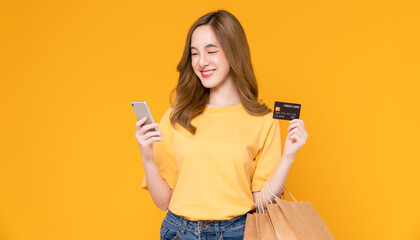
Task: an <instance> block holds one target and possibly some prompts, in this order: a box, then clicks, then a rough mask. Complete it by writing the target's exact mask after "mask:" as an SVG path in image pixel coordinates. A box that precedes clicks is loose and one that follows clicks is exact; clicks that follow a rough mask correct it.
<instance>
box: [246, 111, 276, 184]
mask: <svg viewBox="0 0 420 240" xmlns="http://www.w3.org/2000/svg"><path fill="white" fill-rule="evenodd" d="M262 140H263V144H262V147H261V148H260V149H259V151H258V152H257V155H256V157H255V165H256V166H255V171H254V175H253V176H252V182H251V191H252V192H258V191H260V190H261V189H262V187H263V186H264V184H265V182H266V181H267V180H268V179H269V178H271V177H272V176H273V175H274V172H275V171H276V169H277V167H278V165H279V163H280V160H281V137H280V126H279V121H278V120H277V119H272V118H270V126H269V129H268V131H267V134H264V135H263V136H262Z"/></svg>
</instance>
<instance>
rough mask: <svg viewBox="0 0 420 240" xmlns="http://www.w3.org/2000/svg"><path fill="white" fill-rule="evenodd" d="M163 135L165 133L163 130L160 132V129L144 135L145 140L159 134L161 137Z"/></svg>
mask: <svg viewBox="0 0 420 240" xmlns="http://www.w3.org/2000/svg"><path fill="white" fill-rule="evenodd" d="M162 135H163V132H159V131H148V132H147V133H146V134H144V135H143V136H144V140H147V139H149V138H150V137H153V136H158V137H159V136H162Z"/></svg>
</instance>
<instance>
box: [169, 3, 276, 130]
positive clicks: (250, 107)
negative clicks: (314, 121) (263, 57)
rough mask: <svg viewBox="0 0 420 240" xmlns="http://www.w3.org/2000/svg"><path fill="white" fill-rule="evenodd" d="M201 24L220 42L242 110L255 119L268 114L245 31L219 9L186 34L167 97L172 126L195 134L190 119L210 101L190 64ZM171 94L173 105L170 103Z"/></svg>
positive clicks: (200, 20) (235, 20) (208, 90)
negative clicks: (175, 78)
mask: <svg viewBox="0 0 420 240" xmlns="http://www.w3.org/2000/svg"><path fill="white" fill-rule="evenodd" d="M202 25H210V26H211V28H212V30H213V31H214V33H215V35H216V36H217V38H218V39H219V41H220V44H221V47H222V49H223V51H224V53H225V55H226V58H227V60H228V62H229V64H230V74H232V78H233V81H234V83H235V86H236V88H237V89H238V92H239V97H240V100H241V103H242V106H243V107H244V109H245V110H246V111H247V112H248V113H249V114H251V115H255V116H260V115H265V114H267V113H270V112H271V109H270V108H268V107H267V105H265V104H264V103H262V101H261V102H260V101H259V100H258V85H257V80H256V78H255V74H254V69H253V67H252V63H251V54H250V51H249V46H248V41H247V39H246V36H245V31H244V29H243V28H242V26H241V24H240V23H239V21H238V19H237V18H236V17H235V16H233V15H232V14H231V13H229V12H228V11H225V10H218V11H215V12H210V13H207V14H206V15H204V16H202V17H200V18H199V19H198V20H197V21H195V22H194V23H193V25H192V26H191V28H190V30H189V31H188V34H187V40H186V42H185V48H184V52H183V54H182V58H181V60H180V61H179V63H178V66H177V70H178V72H179V79H178V84H177V86H176V87H175V88H174V89H173V90H172V91H171V93H170V96H169V101H170V103H171V106H172V108H173V111H172V113H171V115H170V119H171V124H172V125H173V126H174V127H175V125H176V123H178V124H180V125H181V126H183V127H184V128H185V129H187V130H188V131H190V132H191V133H192V134H195V131H196V127H194V126H193V125H192V124H191V120H192V119H193V118H194V117H196V116H198V115H200V114H201V113H203V111H204V109H205V108H206V105H207V103H208V101H209V96H210V89H209V88H205V87H204V86H203V85H202V83H201V81H200V79H199V78H198V76H197V75H196V74H195V73H194V70H193V68H192V64H191V50H190V47H191V36H192V34H193V32H194V30H195V29H196V28H197V27H199V26H202ZM174 93H176V98H175V103H173V101H172V99H173V94H174Z"/></svg>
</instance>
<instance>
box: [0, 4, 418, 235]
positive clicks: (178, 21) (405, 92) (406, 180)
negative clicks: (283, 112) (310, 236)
mask: <svg viewBox="0 0 420 240" xmlns="http://www.w3.org/2000/svg"><path fill="white" fill-rule="evenodd" d="M217 9H225V10H228V11H230V12H232V13H233V14H234V15H235V16H236V17H237V18H238V19H239V21H240V22H241V24H242V25H243V27H244V29H245V32H246V34H247V37H248V42H249V45H250V49H251V57H252V62H253V66H254V68H255V74H256V76H257V79H258V82H259V89H260V96H259V98H260V99H263V100H264V102H265V103H266V104H267V105H268V106H269V107H270V108H273V107H274V101H284V102H292V103H300V104H302V111H301V119H303V120H304V122H305V126H306V129H307V132H308V134H309V138H308V141H307V142H306V144H305V145H304V146H303V147H302V149H301V150H300V151H299V152H298V154H297V155H296V159H295V162H294V164H293V166H292V168H291V171H290V174H289V176H288V179H287V182H286V186H287V187H288V189H289V190H290V191H291V192H292V194H293V195H294V197H295V198H296V199H297V200H299V201H310V202H311V203H312V204H313V205H314V207H315V209H316V210H317V211H318V213H319V215H320V216H321V218H322V219H323V220H324V222H325V224H326V225H327V226H328V228H329V229H330V231H331V233H332V234H333V235H334V237H335V238H336V239H420V230H419V226H420V205H419V197H420V191H419V190H420V189H419V186H420V174H419V172H420V171H419V170H420V169H419V159H420V158H419V149H418V146H419V140H418V139H419V126H418V123H419V121H420V119H419V113H418V110H419V107H418V105H419V103H420V99H419V89H420V88H419V80H420V71H419V66H420V61H419V56H420V51H419V42H420V37H419V29H420V19H419V15H418V13H419V12H420V8H419V2H418V1H415V0H412V1H379V0H376V1H372V0H369V1H364V0H363V1H362V0H357V1H332V0H321V1H259V2H255V1H249V2H244V1H226V0H223V1H211V2H209V1H129V0H121V1H85V0H84V1H79V0H76V1H16V0H15V1H12V0H3V1H1V2H0V31H1V33H0V34H1V36H0V98H1V99H0V110H1V120H0V121H1V134H0V141H1V142H0V148H1V149H0V239H2V240H26V239H28V240H29V239H31V240H50V239H51V240H55V239H57V240H73V239H79V240H82V239H102V240H104V239H124V240H127V239H133V240H134V239H158V237H159V229H160V224H161V222H162V220H163V218H164V216H165V213H166V212H163V211H161V210H159V209H158V208H157V207H156V206H155V205H154V204H153V202H152V199H151V197H150V195H149V193H148V192H147V191H145V190H142V189H140V184H141V180H142V178H143V176H144V169H143V165H142V162H141V158H140V156H141V155H140V150H139V146H138V144H137V140H136V138H135V137H134V136H135V123H136V119H135V115H134V112H133V109H132V108H131V105H130V102H131V101H142V100H145V101H147V102H148V104H149V107H150V108H151V111H152V114H153V116H154V118H155V119H156V121H157V122H158V121H160V118H161V117H162V115H163V113H164V111H165V110H166V109H167V108H168V107H169V100H168V98H169V92H170V90H171V89H172V88H173V87H174V86H175V85H176V83H177V80H178V73H177V71H176V65H177V64H178V61H179V59H180V57H181V54H182V51H183V48H184V44H185V39H186V34H187V31H188V29H189V27H190V26H191V24H192V23H193V22H194V21H195V20H196V19H197V18H198V17H200V16H202V15H204V14H206V13H208V12H210V11H215V10H217ZM288 125H289V124H288V122H287V121H280V127H281V130H280V131H281V136H282V146H279V147H282V148H283V147H284V146H283V145H284V139H285V136H286V134H287V127H288Z"/></svg>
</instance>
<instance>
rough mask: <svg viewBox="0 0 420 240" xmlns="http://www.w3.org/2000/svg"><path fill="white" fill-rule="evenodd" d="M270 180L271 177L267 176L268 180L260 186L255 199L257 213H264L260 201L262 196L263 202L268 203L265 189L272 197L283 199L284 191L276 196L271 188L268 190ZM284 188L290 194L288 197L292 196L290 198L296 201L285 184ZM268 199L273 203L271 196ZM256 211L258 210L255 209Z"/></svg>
mask: <svg viewBox="0 0 420 240" xmlns="http://www.w3.org/2000/svg"><path fill="white" fill-rule="evenodd" d="M270 180H271V178H269V179H268V180H267V182H266V183H265V184H264V186H263V187H262V189H261V191H260V194H259V197H258V199H257V210H259V213H264V212H265V210H264V205H263V202H262V198H264V202H265V204H266V205H267V204H268V202H267V198H266V197H267V195H266V194H268V193H267V192H266V190H268V192H269V193H270V194H271V195H272V196H273V197H274V199H275V198H280V199H283V200H284V197H285V196H284V191H283V192H282V193H281V195H280V197H278V196H277V195H275V194H274V193H273V192H272V191H271V190H270V188H269V187H268V183H269V182H270ZM284 189H286V192H287V193H288V194H289V195H290V197H292V199H293V200H294V201H295V202H297V201H296V199H295V198H294V197H293V195H292V194H291V193H290V192H289V190H288V189H287V188H286V186H284ZM268 196H270V195H268ZM268 199H269V200H270V203H271V204H273V202H272V201H271V198H268ZM257 212H258V211H257Z"/></svg>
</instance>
